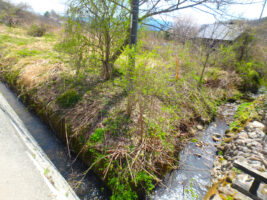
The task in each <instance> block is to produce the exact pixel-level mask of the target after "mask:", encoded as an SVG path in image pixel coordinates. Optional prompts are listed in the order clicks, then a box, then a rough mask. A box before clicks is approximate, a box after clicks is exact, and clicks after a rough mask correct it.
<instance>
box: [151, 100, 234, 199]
mask: <svg viewBox="0 0 267 200" xmlns="http://www.w3.org/2000/svg"><path fill="white" fill-rule="evenodd" d="M236 109H237V106H236V105H235V104H230V103H228V104H225V105H223V106H221V107H220V108H219V111H218V112H219V116H218V118H217V119H216V120H215V121H214V122H212V123H211V124H210V125H209V126H208V127H207V129H206V130H204V131H200V132H199V133H197V138H196V139H197V140H194V141H192V142H189V143H188V144H187V145H186V147H185V148H184V150H183V151H181V152H180V161H179V169H177V170H174V171H172V172H171V173H170V174H169V175H168V176H167V177H166V178H165V180H164V186H160V187H158V188H157V189H156V190H155V192H154V193H153V194H152V197H151V199H153V200H196V199H203V198H204V197H205V195H206V192H207V190H208V188H209V187H210V185H211V174H210V170H211V169H212V168H213V162H214V158H215V154H216V150H217V149H216V147H215V145H216V144H217V143H219V142H216V141H214V140H213V137H214V136H215V135H216V136H217V138H221V137H223V135H224V133H225V131H226V129H228V125H229V122H230V121H231V119H232V118H233V116H234V114H235V111H236Z"/></svg>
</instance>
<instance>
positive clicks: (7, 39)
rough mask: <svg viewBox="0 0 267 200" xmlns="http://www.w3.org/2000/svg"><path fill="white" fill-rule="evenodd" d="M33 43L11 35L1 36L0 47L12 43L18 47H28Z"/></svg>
mask: <svg viewBox="0 0 267 200" xmlns="http://www.w3.org/2000/svg"><path fill="white" fill-rule="evenodd" d="M31 42H32V40H29V39H25V38H18V37H12V36H10V35H0V45H3V44H5V43H11V44H15V45H17V46H22V45H27V44H29V43H31Z"/></svg>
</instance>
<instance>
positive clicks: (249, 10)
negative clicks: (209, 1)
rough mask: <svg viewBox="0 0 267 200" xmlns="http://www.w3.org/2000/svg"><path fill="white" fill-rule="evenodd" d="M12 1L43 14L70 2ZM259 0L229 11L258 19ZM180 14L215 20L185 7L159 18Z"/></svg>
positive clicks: (205, 21) (202, 21)
mask: <svg viewBox="0 0 267 200" xmlns="http://www.w3.org/2000/svg"><path fill="white" fill-rule="evenodd" d="M10 1H11V2H14V3H20V2H25V3H27V4H28V5H30V6H31V7H32V9H33V10H34V11H35V12H37V13H41V14H43V13H44V12H45V11H47V10H48V11H49V10H52V9H53V10H55V11H56V12H58V13H60V14H63V13H64V11H65V10H66V4H67V2H68V1H67V0H10ZM257 1H262V2H261V3H258V4H255V5H247V6H240V5H235V6H231V7H230V10H229V11H230V13H231V14H232V15H234V16H239V17H243V18H249V19H257V18H259V16H260V12H261V9H262V5H263V0H257ZM179 15H186V16H189V17H191V18H192V19H193V20H194V21H195V22H196V23H198V24H208V23H213V22H214V21H215V20H214V18H213V17H212V16H210V15H208V14H206V13H203V12H200V11H197V10H195V9H185V10H183V11H180V12H175V13H172V14H171V15H170V14H169V15H167V16H157V18H158V19H166V20H168V21H173V20H175V18H177V17H178V16H179ZM266 16H267V6H266V8H265V11H264V13H263V17H266Z"/></svg>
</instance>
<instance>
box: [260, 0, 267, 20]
mask: <svg viewBox="0 0 267 200" xmlns="http://www.w3.org/2000/svg"><path fill="white" fill-rule="evenodd" d="M266 2H267V0H265V1H264V4H263V7H262V11H261V15H260V19H259V23H260V22H261V18H262V15H263V11H264V8H265V5H266Z"/></svg>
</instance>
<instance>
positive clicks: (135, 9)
mask: <svg viewBox="0 0 267 200" xmlns="http://www.w3.org/2000/svg"><path fill="white" fill-rule="evenodd" d="M138 14H139V0H132V17H131V33H130V47H133V46H135V45H136V41H137V29H138Z"/></svg>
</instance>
